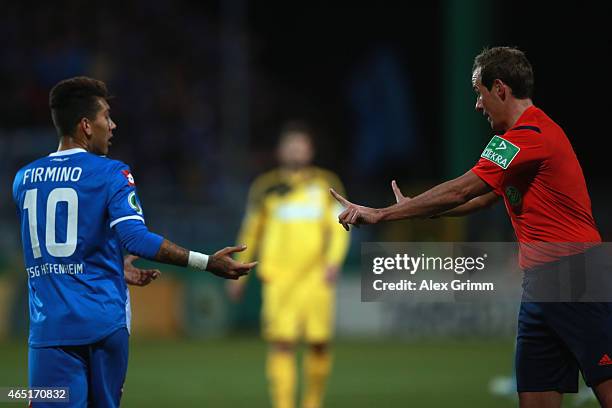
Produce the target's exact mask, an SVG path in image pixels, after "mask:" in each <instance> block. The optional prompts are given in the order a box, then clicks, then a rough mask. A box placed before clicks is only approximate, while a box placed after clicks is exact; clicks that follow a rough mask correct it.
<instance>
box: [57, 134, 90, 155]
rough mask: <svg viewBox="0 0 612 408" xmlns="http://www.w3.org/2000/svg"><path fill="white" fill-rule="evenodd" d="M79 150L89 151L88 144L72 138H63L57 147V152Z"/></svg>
mask: <svg viewBox="0 0 612 408" xmlns="http://www.w3.org/2000/svg"><path fill="white" fill-rule="evenodd" d="M77 148H80V149H85V150H87V143H85V142H84V141H83V140H78V139H75V138H74V137H71V136H62V137H61V138H60V141H59V146H58V147H57V151H58V152H61V151H63V150H70V149H77Z"/></svg>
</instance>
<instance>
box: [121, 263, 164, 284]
mask: <svg viewBox="0 0 612 408" xmlns="http://www.w3.org/2000/svg"><path fill="white" fill-rule="evenodd" d="M137 259H138V257H137V256H136V255H127V256H126V257H125V258H123V276H124V277H125V283H127V284H128V285H134V286H147V285H148V284H149V283H151V282H153V281H154V280H155V279H157V278H158V277H159V275H161V272H160V271H159V270H158V269H140V268H137V267H135V266H134V261H135V260H137Z"/></svg>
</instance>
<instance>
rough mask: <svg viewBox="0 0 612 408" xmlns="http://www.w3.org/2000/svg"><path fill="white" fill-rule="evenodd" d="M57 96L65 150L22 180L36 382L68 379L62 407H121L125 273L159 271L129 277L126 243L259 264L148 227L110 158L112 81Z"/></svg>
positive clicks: (239, 269) (71, 85)
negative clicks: (198, 248)
mask: <svg viewBox="0 0 612 408" xmlns="http://www.w3.org/2000/svg"><path fill="white" fill-rule="evenodd" d="M49 104H50V108H51V114H52V118H53V123H54V125H55V128H56V129H57V132H58V135H59V147H58V150H57V152H55V153H52V154H50V155H49V156H47V157H43V158H41V159H38V160H36V161H34V162H32V163H30V164H28V165H27V166H25V167H23V168H22V169H21V170H19V171H18V172H17V175H16V177H15V181H14V183H13V198H14V200H15V203H16V204H17V207H18V209H19V215H20V221H21V235H22V243H23V252H24V261H25V269H26V273H27V275H28V286H29V308H30V337H29V385H30V387H68V388H69V397H70V402H69V404H68V405H65V404H62V406H70V407H83V406H95V407H117V406H119V402H120V399H121V393H122V386H123V382H124V380H125V375H126V371H127V361H128V335H129V327H130V304H129V296H128V292H127V287H126V280H127V281H128V282H130V283H136V284H139V283H143V282H146V281H147V279H150V278H151V275H150V274H149V275H147V274H145V275H144V276H138V274H137V273H136V276H134V274H133V273H132V274H126V275H124V260H123V254H122V251H123V250H124V249H125V250H126V251H127V252H129V253H131V254H134V255H137V256H141V257H143V258H146V259H151V260H155V261H158V262H162V263H167V264H173V265H179V266H189V267H192V268H196V269H199V270H202V271H209V272H212V273H213V274H215V275H217V276H220V277H222V278H226V279H237V278H238V277H239V276H242V275H245V274H247V273H248V272H249V271H250V270H251V268H253V267H254V266H255V264H256V263H255V262H251V263H246V264H245V263H240V262H237V261H234V260H233V259H232V257H231V255H232V253H235V252H239V251H242V250H244V249H245V247H244V246H242V247H227V248H224V249H222V250H220V251H218V252H216V253H215V254H214V255H210V256H208V255H205V254H202V253H199V252H194V251H189V250H187V249H185V248H181V247H180V246H178V245H176V244H174V243H172V242H170V241H168V240H167V239H164V238H163V237H161V236H159V235H156V234H154V233H152V232H150V231H149V230H148V229H147V227H146V226H145V218H144V213H143V210H142V206H141V205H140V202H139V200H138V196H137V194H136V187H135V183H134V178H133V177H132V174H131V172H130V168H129V167H128V166H126V165H125V164H124V163H122V162H120V161H117V160H111V159H109V158H106V157H105V155H106V154H107V153H108V148H109V146H110V145H111V143H110V139H111V138H112V137H113V130H114V129H115V128H116V127H117V125H116V124H115V123H114V122H113V120H112V119H111V117H110V106H109V104H108V92H107V88H106V85H105V84H104V83H103V82H101V81H98V80H95V79H91V78H86V77H77V78H71V79H67V80H64V81H61V82H60V83H58V84H57V85H56V86H55V87H54V88H53V89H52V90H51V93H50V97H49ZM127 261H128V263H129V262H130V261H131V259H130V260H127ZM128 272H130V271H128ZM131 272H133V271H131ZM49 405H50V406H56V405H57V403H55V404H53V403H49ZM33 406H34V407H44V406H47V404H45V403H37V402H34V403H33Z"/></svg>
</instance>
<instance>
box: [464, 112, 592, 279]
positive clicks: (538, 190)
mask: <svg viewBox="0 0 612 408" xmlns="http://www.w3.org/2000/svg"><path fill="white" fill-rule="evenodd" d="M472 171H473V172H474V173H475V174H476V175H477V176H479V177H480V178H481V179H483V180H484V181H485V182H486V183H487V184H488V185H490V186H491V187H492V188H493V190H494V191H495V193H497V194H498V195H501V196H503V197H504V203H505V204H506V210H507V211H508V214H509V215H510V219H511V220H512V226H513V227H514V231H515V233H516V236H517V238H518V241H519V243H520V248H521V251H520V257H519V264H520V266H521V268H523V269H528V268H532V267H534V266H538V265H541V264H543V263H546V262H551V261H554V260H556V259H558V258H559V257H560V256H564V255H571V254H575V253H578V252H582V251H583V250H584V248H585V246H586V247H589V246H592V244H591V245H584V243H596V242H601V237H600V235H599V232H598V231H597V227H596V226H595V221H594V219H593V214H592V212H591V199H590V198H589V193H588V191H587V187H586V182H585V180H584V175H583V174H582V168H581V167H580V163H578V159H577V157H576V154H575V153H574V149H573V148H572V145H571V144H570V142H569V140H568V139H567V136H566V135H565V132H563V130H562V129H561V127H559V125H557V124H556V123H555V122H553V121H552V119H550V118H549V117H548V116H547V115H546V114H545V113H544V112H542V111H541V110H540V109H538V108H536V107H535V106H530V107H529V108H527V109H526V110H525V112H523V114H522V115H521V117H520V118H519V119H518V120H517V121H516V123H515V124H514V126H513V127H512V128H511V129H509V130H508V131H507V132H506V133H504V134H503V135H501V136H494V137H493V139H491V141H490V142H489V144H488V145H487V147H486V148H485V150H484V151H483V152H482V155H481V158H480V160H479V161H478V163H477V164H476V166H474V167H473V168H472ZM534 243H537V244H534ZM540 243H555V244H540ZM556 243H565V244H564V245H559V244H556ZM568 243H574V245H569V244H568ZM580 243H581V244H582V245H580Z"/></svg>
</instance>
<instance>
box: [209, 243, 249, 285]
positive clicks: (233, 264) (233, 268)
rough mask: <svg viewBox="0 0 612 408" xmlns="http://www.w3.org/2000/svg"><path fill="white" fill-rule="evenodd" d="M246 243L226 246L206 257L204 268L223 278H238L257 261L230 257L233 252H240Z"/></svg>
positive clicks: (247, 271) (246, 272)
mask: <svg viewBox="0 0 612 408" xmlns="http://www.w3.org/2000/svg"><path fill="white" fill-rule="evenodd" d="M245 249H246V245H241V246H234V247H226V248H223V249H221V250H219V251H217V252H215V254H214V255H211V256H210V257H209V258H208V265H207V266H206V270H207V271H209V272H212V273H213V274H215V275H217V276H219V277H221V278H224V279H238V278H239V277H241V276H243V275H246V274H248V273H249V271H250V270H251V269H253V268H254V267H255V265H257V262H249V263H242V262H238V261H235V260H234V259H232V254H233V253H234V252H242V251H244V250H245Z"/></svg>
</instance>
